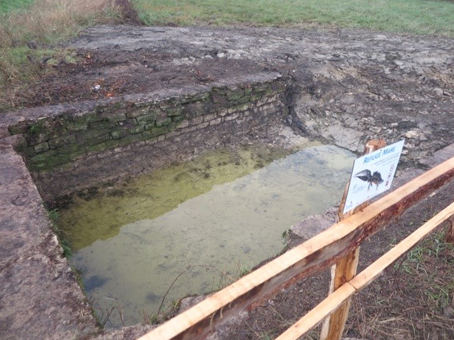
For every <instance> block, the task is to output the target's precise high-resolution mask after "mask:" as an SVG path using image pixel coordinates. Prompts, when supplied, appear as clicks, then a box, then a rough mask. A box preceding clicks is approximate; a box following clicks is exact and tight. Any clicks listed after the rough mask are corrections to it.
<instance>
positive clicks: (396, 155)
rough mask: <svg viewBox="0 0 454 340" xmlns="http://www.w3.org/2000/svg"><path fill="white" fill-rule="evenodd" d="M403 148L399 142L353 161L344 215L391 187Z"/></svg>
mask: <svg viewBox="0 0 454 340" xmlns="http://www.w3.org/2000/svg"><path fill="white" fill-rule="evenodd" d="M403 147H404V140H401V141H400V142H397V143H394V144H391V145H389V146H386V147H383V148H381V149H379V150H377V151H374V152H372V153H369V154H366V155H364V156H362V157H360V158H358V159H357V160H355V163H354V165H353V171H352V176H351V179H350V186H349V188H348V193H347V198H346V200H345V206H344V211H343V213H344V214H345V213H347V212H348V211H350V210H352V209H354V208H356V207H357V206H358V205H360V204H361V203H363V202H366V201H368V200H370V199H371V198H373V197H375V196H377V195H379V194H381V193H382V192H385V191H386V190H388V189H389V188H390V187H391V183H392V181H393V179H394V175H395V173H396V169H397V164H398V163H399V159H400V155H401V153H402V149H403Z"/></svg>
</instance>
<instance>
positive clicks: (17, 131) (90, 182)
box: [8, 73, 287, 201]
mask: <svg viewBox="0 0 454 340" xmlns="http://www.w3.org/2000/svg"><path fill="white" fill-rule="evenodd" d="M285 90H286V82H285V80H284V79H282V78H281V77H280V75H279V74H276V73H275V74H258V75H254V76H248V77H247V78H244V79H234V80H231V81H228V82H223V83H216V84H214V85H213V86H210V87H208V86H200V87H198V88H191V89H188V88H180V89H174V90H170V91H169V90H166V91H165V92H164V91H162V93H161V92H154V93H151V94H147V95H133V96H126V97H124V98H123V99H112V100H102V101H97V102H85V103H78V104H74V105H65V106H56V107H53V108H52V107H50V108H49V107H48V108H45V109H34V110H30V112H22V113H21V114H19V117H20V116H21V115H22V116H24V117H31V118H28V119H19V120H18V121H17V122H15V123H13V124H10V125H8V132H9V134H11V135H20V136H23V139H22V143H20V145H19V146H18V148H17V150H18V151H19V153H20V154H22V155H23V156H24V157H25V159H26V163H27V166H28V168H29V169H30V171H31V172H32V175H33V177H34V179H35V182H36V183H37V185H38V188H39V190H40V192H41V195H42V197H43V199H44V200H45V201H50V200H52V199H53V198H56V197H62V196H63V195H66V194H71V193H72V192H75V191H77V190H81V189H84V188H88V187H92V186H94V185H98V184H100V183H103V182H106V181H109V180H114V179H118V178H121V177H124V176H130V175H134V174H139V173H142V172H146V171H151V170H153V169H155V168H157V167H160V166H162V165H164V164H165V163H166V162H172V161H175V160H181V159H184V158H186V157H190V156H192V155H194V154H196V153H198V152H200V151H202V150H206V149H210V148H215V147H217V146H219V145H222V144H226V143H240V142H241V139H242V138H245V137H250V138H254V137H256V136H258V135H262V136H264V135H266V133H267V132H266V131H267V128H268V126H269V125H270V124H271V123H272V122H273V121H278V120H282V119H283V118H284V117H286V115H287V107H286V104H285Z"/></svg>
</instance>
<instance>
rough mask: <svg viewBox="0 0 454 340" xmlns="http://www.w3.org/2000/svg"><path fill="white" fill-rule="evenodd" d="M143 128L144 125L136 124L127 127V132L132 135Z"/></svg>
mask: <svg viewBox="0 0 454 340" xmlns="http://www.w3.org/2000/svg"><path fill="white" fill-rule="evenodd" d="M144 130H145V125H137V126H134V127H132V128H129V129H128V132H129V133H130V134H132V135H135V134H137V133H141V132H143V131H144Z"/></svg>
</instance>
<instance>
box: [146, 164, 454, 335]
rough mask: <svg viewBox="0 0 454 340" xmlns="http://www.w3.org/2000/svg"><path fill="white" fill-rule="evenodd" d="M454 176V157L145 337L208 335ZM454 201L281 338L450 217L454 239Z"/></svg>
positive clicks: (302, 329) (299, 331) (325, 264)
mask: <svg viewBox="0 0 454 340" xmlns="http://www.w3.org/2000/svg"><path fill="white" fill-rule="evenodd" d="M453 177H454V158H452V159H450V160H448V161H446V162H444V163H442V164H440V165H438V166H437V167H435V168H433V169H431V170H429V171H427V172H426V173H424V174H423V175H421V176H419V177H418V178H416V179H414V180H412V181H410V182H409V183H407V184H405V185H403V186H402V187H400V188H398V189H396V190H395V191H393V192H392V193H390V194H388V195H387V196H385V197H383V198H381V199H380V200H377V201H376V202H374V203H372V204H370V205H368V206H367V207H365V208H363V209H362V210H361V211H358V212H356V213H355V214H353V215H351V216H350V217H347V218H345V219H344V220H341V221H340V222H338V223H336V224H334V225H332V226H331V227H330V228H329V229H327V230H325V231H324V232H322V233H320V234H318V235H317V236H315V237H313V238H312V239H310V240H308V241H306V242H304V243H302V244H301V245H299V246H297V247H295V248H293V249H291V250H289V251H288V252H286V253H285V254H283V255H281V256H279V257H277V258H276V259H274V260H272V261H271V262H269V263H267V264H265V265H264V266H262V267H260V268H259V269H257V270H255V271H253V272H251V273H250V274H248V275H246V276H244V277H242V278H241V279H239V280H238V281H236V282H234V283H232V284H231V285H229V286H228V287H226V288H224V289H222V290H221V291H219V292H217V293H215V294H213V295H212V296H210V297H208V298H207V299H205V300H204V301H202V302H200V303H199V304H197V305H195V306H194V307H192V308H190V309H189V310H187V311H186V312H183V313H181V314H179V315H177V316H176V317H174V318H173V319H171V320H169V321H167V322H166V323H164V324H163V325H161V326H160V327H158V328H156V329H154V330H153V331H151V332H150V333H148V334H146V335H144V336H142V337H141V338H140V340H170V339H175V340H176V339H192V340H199V339H200V340H201V339H204V338H206V337H207V336H208V335H209V334H210V333H211V332H213V331H214V330H215V329H216V327H217V326H218V325H219V324H221V323H222V322H224V321H226V320H228V319H229V318H231V317H232V316H234V315H236V314H237V313H239V312H241V311H243V310H251V309H253V308H255V307H256V306H258V305H259V304H260V303H261V302H262V301H264V300H267V299H269V298H271V297H273V296H274V295H276V294H277V293H278V292H279V291H280V290H281V289H283V288H286V287H289V286H290V285H292V284H293V283H295V282H296V281H298V280H301V279H302V278H304V277H308V276H311V275H313V274H315V273H318V272H321V271H323V270H325V269H327V268H329V267H330V266H332V265H334V264H336V263H338V262H339V261H340V260H341V259H344V258H345V257H346V256H348V255H349V254H354V253H355V252H356V249H357V248H358V247H359V246H360V244H361V243H362V242H363V241H364V240H365V239H367V238H369V237H370V236H372V235H373V234H375V233H376V232H377V231H379V230H381V229H383V228H384V227H386V225H387V224H388V223H389V222H390V221H392V220H394V219H397V218H398V217H399V216H401V215H402V214H403V213H404V212H405V211H406V210H407V209H408V208H410V207H411V206H413V205H414V204H415V203H417V202H419V201H420V200H421V199H423V198H424V197H426V196H427V195H429V194H431V193H432V192H433V191H435V190H437V189H438V188H440V187H441V186H443V185H444V184H445V183H447V182H448V181H449V180H451V179H452V178H453ZM453 215H454V203H453V204H451V205H449V206H448V207H447V208H445V209H444V210H443V211H441V212H440V213H438V214H437V215H436V216H435V217H433V218H432V219H431V220H430V221H428V222H427V223H425V224H424V225H423V226H421V227H420V228H419V229H418V230H416V231H415V232H414V233H412V234H411V235H410V236H408V237H407V238H406V239H404V240H403V241H402V242H400V243H399V244H398V245H396V246H395V247H394V248H393V249H392V250H390V251H389V252H387V253H386V254H385V255H383V256H382V257H380V258H379V259H378V260H377V261H375V262H374V263H373V264H371V265H370V266H369V267H367V268H366V269H365V270H363V271H362V272H361V273H359V274H358V275H356V276H354V277H353V278H352V279H350V280H348V281H347V282H345V283H343V284H342V285H340V287H339V288H338V289H337V290H335V291H334V292H333V293H332V294H331V295H329V296H328V297H327V298H326V299H325V300H323V301H322V302H321V303H320V304H319V305H317V306H316V307H315V308H314V309H312V310H311V311H310V312H309V313H307V314H306V315H305V316H303V317H302V318H301V319H300V320H299V321H298V322H297V323H295V324H294V325H293V326H291V327H290V328H288V329H287V330H286V331H285V332H284V333H283V334H281V335H280V336H279V337H278V338H277V339H278V340H290V339H298V338H299V337H301V336H302V335H304V334H306V333H307V332H309V331H310V330H311V329H313V328H314V327H316V326H317V325H318V324H319V323H320V322H322V321H323V320H324V319H325V318H326V317H327V316H329V315H331V314H332V313H333V312H335V311H336V309H337V308H338V307H339V306H341V305H342V304H344V303H345V302H346V301H348V299H349V298H350V297H351V296H352V295H353V294H355V293H357V292H358V291H359V290H361V289H363V288H364V287H365V286H367V285H368V284H369V283H371V282H372V281H373V280H374V279H375V278H376V277H377V276H378V275H379V274H380V273H381V272H383V270H385V269H386V268H387V267H388V266H389V265H391V264H392V263H393V262H394V261H396V260H397V259H398V258H399V256H401V255H402V254H404V253H405V252H406V251H408V250H409V249H410V248H411V247H413V246H414V245H415V244H417V243H418V242H419V241H420V240H421V239H423V238H424V237H425V236H427V235H428V234H429V233H430V232H431V231H433V230H434V229H435V228H436V227H437V226H439V225H440V224H441V223H442V222H443V221H446V220H449V221H450V222H451V228H450V230H449V231H448V239H451V241H454V228H453V221H454V219H453V218H452V216H453ZM330 326H332V327H333V328H337V330H336V329H334V330H333V331H330V335H329V339H330V340H332V339H338V338H340V336H341V333H342V329H343V324H337V325H336V324H335V325H330Z"/></svg>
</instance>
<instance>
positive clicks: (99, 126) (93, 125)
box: [88, 120, 115, 130]
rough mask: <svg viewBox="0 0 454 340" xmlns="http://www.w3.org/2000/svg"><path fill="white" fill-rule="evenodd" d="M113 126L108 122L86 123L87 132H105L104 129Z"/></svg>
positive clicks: (113, 124)
mask: <svg viewBox="0 0 454 340" xmlns="http://www.w3.org/2000/svg"><path fill="white" fill-rule="evenodd" d="M114 126H115V123H113V122H110V121H108V120H101V121H98V122H91V123H88V129H89V130H106V129H111V128H113V127H114Z"/></svg>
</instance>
